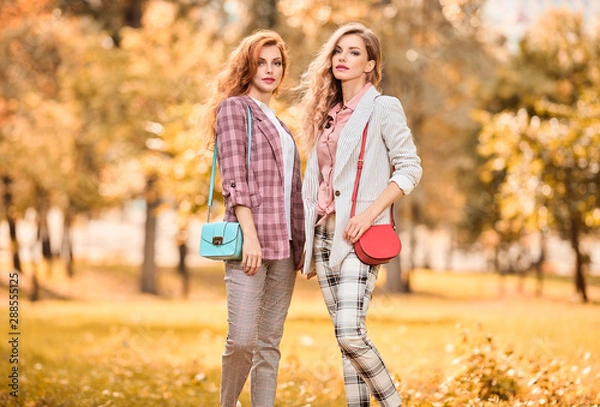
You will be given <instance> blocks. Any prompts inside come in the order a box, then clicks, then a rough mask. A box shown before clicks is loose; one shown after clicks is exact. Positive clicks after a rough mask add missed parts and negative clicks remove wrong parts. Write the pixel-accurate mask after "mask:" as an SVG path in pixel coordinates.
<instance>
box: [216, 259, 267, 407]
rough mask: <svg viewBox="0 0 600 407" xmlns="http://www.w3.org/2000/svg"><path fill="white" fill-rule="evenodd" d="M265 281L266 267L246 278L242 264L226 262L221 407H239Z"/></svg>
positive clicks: (246, 376) (250, 357) (249, 364)
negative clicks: (225, 334) (224, 335)
mask: <svg viewBox="0 0 600 407" xmlns="http://www.w3.org/2000/svg"><path fill="white" fill-rule="evenodd" d="M265 279H266V269H265V268H264V265H263V267H261V269H260V270H259V272H258V273H257V274H256V275H254V276H247V275H246V274H245V273H244V272H243V271H242V270H241V262H240V261H227V262H225V287H226V290H227V315H228V316H227V323H228V330H227V339H226V342H225V350H224V352H223V358H222V370H221V406H222V407H235V406H236V403H237V400H238V397H239V395H240V393H241V392H242V389H243V387H244V384H245V383H246V379H247V378H248V375H249V373H250V369H251V367H252V358H253V355H254V350H255V349H256V343H257V326H258V320H259V315H260V302H261V299H262V295H263V291H264V284H265Z"/></svg>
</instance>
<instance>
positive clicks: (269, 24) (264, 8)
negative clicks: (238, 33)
mask: <svg viewBox="0 0 600 407" xmlns="http://www.w3.org/2000/svg"><path fill="white" fill-rule="evenodd" d="M277 16H278V12H277V0H254V2H252V7H251V10H250V18H249V23H248V27H247V28H246V31H247V32H248V33H251V32H253V31H255V30H257V29H271V30H272V29H274V28H275V26H276V25H277V20H278V19H277Z"/></svg>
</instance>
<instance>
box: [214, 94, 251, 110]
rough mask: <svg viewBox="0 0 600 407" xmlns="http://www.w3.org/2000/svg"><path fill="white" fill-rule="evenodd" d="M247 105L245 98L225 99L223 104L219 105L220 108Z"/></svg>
mask: <svg viewBox="0 0 600 407" xmlns="http://www.w3.org/2000/svg"><path fill="white" fill-rule="evenodd" d="M245 104H246V102H245V100H244V96H229V97H228V98H225V99H223V100H222V101H221V103H219V106H220V107H224V106H243V105H245Z"/></svg>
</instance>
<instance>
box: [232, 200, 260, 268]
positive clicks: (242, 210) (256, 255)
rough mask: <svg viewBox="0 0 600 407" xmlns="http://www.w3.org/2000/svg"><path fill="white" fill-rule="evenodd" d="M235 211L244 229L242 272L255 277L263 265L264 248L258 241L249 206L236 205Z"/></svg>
mask: <svg viewBox="0 0 600 407" xmlns="http://www.w3.org/2000/svg"><path fill="white" fill-rule="evenodd" d="M233 209H234V211H235V216H236V217H237V219H238V222H239V223H240V227H241V228H242V235H243V236H244V243H243V244H242V270H244V272H245V273H246V274H247V275H249V276H253V275H255V274H256V273H258V270H259V269H260V266H261V264H262V248H261V246H260V242H259V241H258V234H257V233H256V226H255V225H254V218H253V217H252V211H251V210H250V208H248V207H247V206H241V205H236V206H234V208H233Z"/></svg>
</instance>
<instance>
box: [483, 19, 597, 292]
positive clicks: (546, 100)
mask: <svg viewBox="0 0 600 407" xmlns="http://www.w3.org/2000/svg"><path fill="white" fill-rule="evenodd" d="M597 43H598V38H596V37H595V36H593V35H589V34H587V33H586V31H585V29H584V26H583V22H582V18H581V16H580V15H577V14H572V13H569V12H566V11H560V10H554V11H550V12H548V13H547V14H546V15H544V16H542V17H541V18H540V20H539V21H538V23H537V24H535V25H533V26H532V28H531V29H530V31H528V33H527V34H526V35H525V37H524V38H523V40H522V42H521V44H520V49H519V52H518V53H517V55H515V56H514V58H513V60H512V61H511V64H510V65H508V67H507V69H506V70H505V71H503V72H502V73H501V76H500V78H499V81H498V82H497V84H496V92H495V97H493V98H491V99H488V100H486V101H485V102H486V107H487V108H486V112H484V113H480V114H479V116H478V118H479V121H480V122H481V123H482V125H483V128H482V131H481V133H480V134H479V136H478V137H479V144H478V152H479V154H480V155H481V157H483V158H484V160H485V161H484V163H483V165H482V167H481V172H480V178H481V186H482V188H484V189H485V190H486V191H488V193H489V194H490V195H491V196H493V199H490V200H487V201H485V202H481V203H482V204H483V205H482V207H481V211H480V212H478V213H479V214H483V213H485V214H486V215H485V216H480V217H479V221H478V223H477V224H478V225H480V226H481V227H482V228H483V229H489V230H494V231H496V232H497V233H498V234H499V236H500V238H501V241H514V240H515V239H517V238H518V237H519V236H522V235H523V234H525V233H528V232H531V231H537V230H542V231H544V230H545V229H546V228H551V229H552V230H555V231H557V232H559V233H560V234H561V236H563V237H564V238H566V239H568V240H569V241H570V243H571V247H572V248H573V250H574V252H575V259H576V263H575V273H574V274H575V285H576V291H577V293H578V294H579V295H580V296H581V299H582V301H584V302H586V301H588V297H587V293H586V283H585V272H584V269H585V265H586V261H588V260H587V259H588V257H589V256H588V255H587V253H582V247H581V239H582V236H584V235H586V234H590V233H597V230H598V226H600V202H599V198H598V196H599V194H598V187H599V185H600V166H599V164H598V163H599V162H600V161H599V160H600V152H599V149H598V148H597V146H598V145H599V144H598V143H600V107H599V100H600V92H599V89H600V52H599V48H598V46H597ZM490 214H493V216H490ZM542 253H543V251H542Z"/></svg>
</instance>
